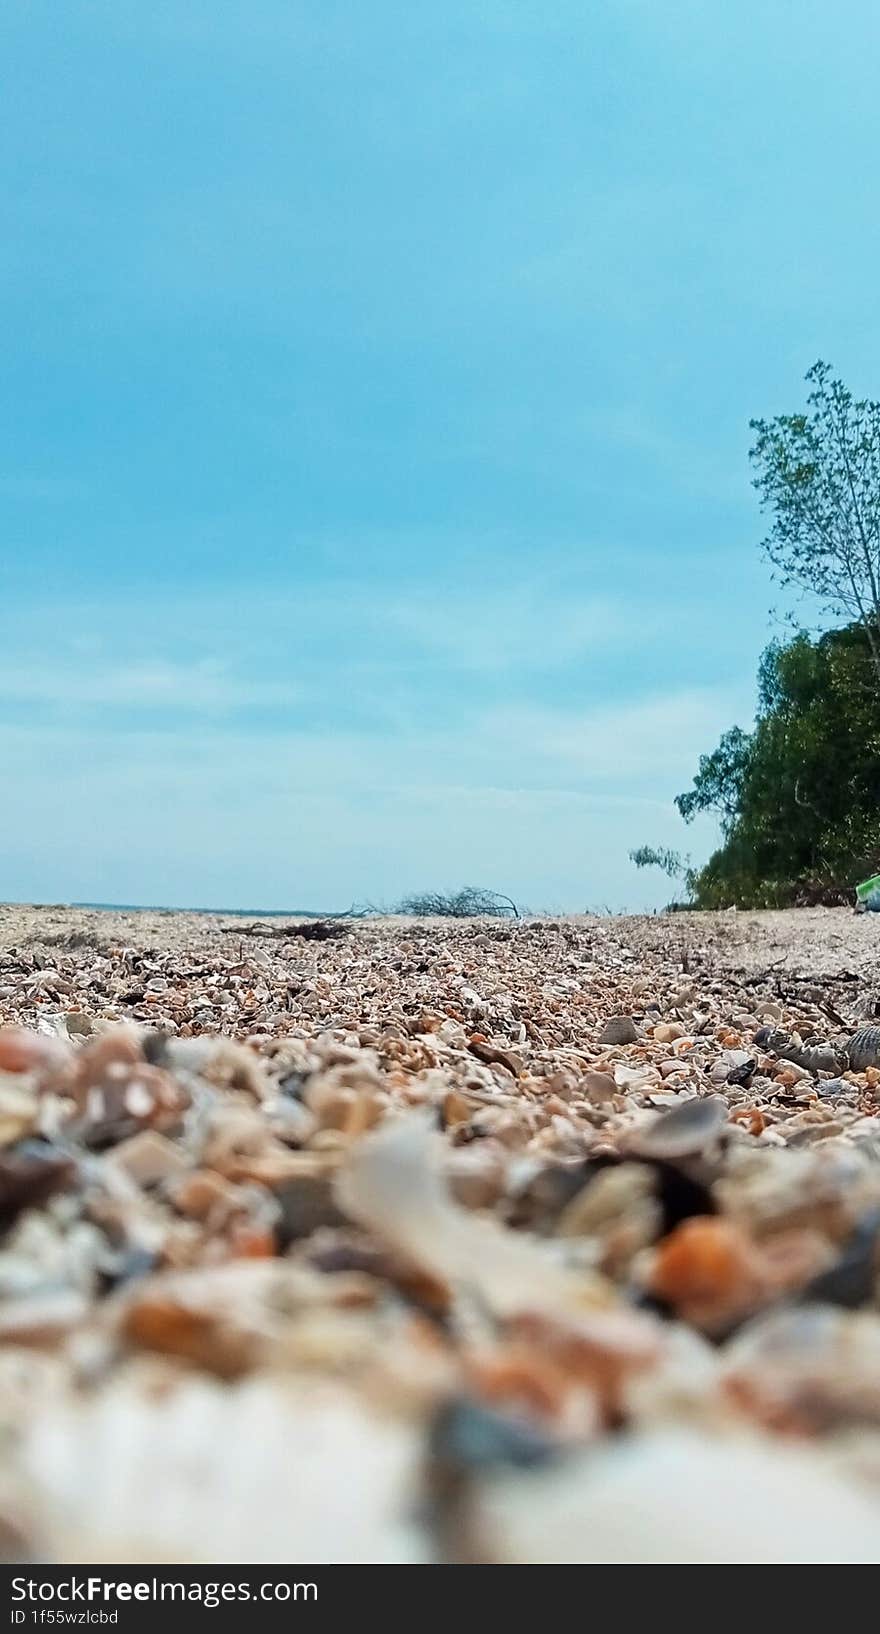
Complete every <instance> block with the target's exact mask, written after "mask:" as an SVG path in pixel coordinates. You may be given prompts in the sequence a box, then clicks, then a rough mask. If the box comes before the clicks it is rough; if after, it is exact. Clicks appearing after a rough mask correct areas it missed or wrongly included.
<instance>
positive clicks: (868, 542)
mask: <svg viewBox="0 0 880 1634" xmlns="http://www.w3.org/2000/svg"><path fill="white" fill-rule="evenodd" d="M807 380H808V382H809V384H810V388H811V389H810V392H809V394H808V397H807V407H808V412H807V413H800V414H780V415H777V417H776V418H775V419H773V420H752V421H751V428H752V431H753V432H754V433H755V441H754V444H753V446H752V448H751V450H750V455H749V457H750V459H751V461H752V465H753V467H754V470H755V479H754V486H755V488H756V489H757V491H758V493H759V495H760V498H761V505H762V508H763V509H764V510H765V511H767V512H769V514H770V515H771V516H772V522H771V526H770V532H769V534H768V536H767V538H766V539H765V541H764V551H765V554H766V555H767V557H768V558H769V560H770V561H771V562H772V564H773V566H774V568H775V569H776V575H777V577H778V579H779V581H780V583H781V584H782V585H783V586H787V587H791V588H794V589H796V590H799V591H801V592H803V593H804V594H806V595H808V596H810V597H813V598H815V599H816V600H817V601H818V603H819V605H820V606H821V607H822V608H823V610H824V611H825V613H826V614H830V615H831V616H832V617H834V618H836V619H840V618H843V619H846V620H847V621H848V622H854V621H858V623H860V624H861V625H862V627H863V629H864V631H865V637H866V640H867V643H868V648H869V652H870V656H871V660H872V663H873V666H874V670H875V674H876V676H877V677H880V403H875V402H871V401H868V400H867V399H863V400H861V401H857V400H856V399H855V398H854V397H853V395H852V393H851V392H850V391H849V390H848V389H847V387H846V386H845V385H844V384H843V381H842V380H837V379H834V377H833V376H832V372H831V369H830V367H829V365H828V364H827V363H822V362H819V363H814V365H813V367H812V369H810V371H809V373H808V374H807Z"/></svg>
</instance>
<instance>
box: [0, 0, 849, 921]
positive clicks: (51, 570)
mask: <svg viewBox="0 0 880 1634" xmlns="http://www.w3.org/2000/svg"><path fill="white" fill-rule="evenodd" d="M878 47H880V12H878V10H877V8H876V6H875V5H874V4H873V0H843V3H837V4H833V5H832V4H831V3H830V0H827V3H825V0H822V3H820V4H817V3H811V0H798V4H797V6H793V5H791V4H790V0H784V3H783V0H760V3H758V0H739V3H738V4H737V5H736V6H729V5H722V4H720V3H714V4H713V3H711V0H710V3H709V4H707V3H706V0H702V3H697V0H694V3H690V0H663V3H662V4H657V3H656V0H591V3H584V0H556V4H555V5H553V6H549V7H548V6H547V5H546V4H543V3H538V0H522V3H517V0H506V3H505V4H501V3H492V0H443V4H440V3H430V0H428V3H426V4H424V5H415V6H414V5H412V4H411V3H404V0H400V3H397V0H374V3H373V4H372V5H369V6H367V5H358V4H356V3H355V0H348V3H346V4H338V3H334V0H310V3H308V4H303V3H300V0H247V3H245V0H237V3H232V0H153V3H151V4H150V5H144V4H143V3H142V0H66V3H65V4H64V5H63V6H59V5H58V4H57V0H27V3H25V0H7V4H6V5H5V7H4V8H3V17H2V21H0V50H2V60H3V63H4V80H5V83H4V92H3V105H2V112H0V131H2V139H0V163H2V169H3V192H4V198H5V201H6V213H5V221H4V231H3V235H2V243H0V277H2V314H3V326H4V345H3V361H4V378H5V390H4V392H3V394H2V410H0V412H2V417H3V423H2V441H0V520H2V532H0V539H2V547H0V548H2V566H3V573H2V587H0V755H2V764H3V767H4V769H5V773H6V775H5V778H4V787H3V799H2V810H0V831H2V844H0V898H7V899H19V900H43V901H46V900H49V901H54V900H75V899H80V900H84V899H88V900H101V901H112V900H116V901H141V902H156V903H163V902H165V903H187V904H189V903H192V904H196V905H210V904H223V905H230V906H235V905H241V906H247V905H257V906H279V907H285V906H295V905H299V904H301V905H304V906H313V907H318V908H321V907H334V906H339V907H344V906H346V905H347V904H348V903H349V902H350V901H351V900H352V899H353V898H360V899H363V898H372V899H373V900H377V901H385V902H389V903H390V902H392V901H393V900H394V899H395V898H396V897H397V896H399V895H400V894H402V893H403V892H406V891H407V890H410V889H416V888H419V887H429V886H430V887H443V886H451V887H454V886H457V885H459V884H461V883H463V882H475V883H478V884H485V885H487V886H494V887H496V888H498V889H500V890H505V891H510V892H512V893H514V894H515V895H517V896H518V897H519V898H521V899H522V900H523V901H524V902H525V903H527V904H529V905H530V906H532V907H534V908H545V907H547V908H553V909H559V908H569V909H573V910H579V909H583V908H584V907H586V906H588V905H591V906H592V905H608V906H612V907H622V906H645V905H651V904H656V903H660V902H662V901H663V900H665V897H666V895H667V894H668V891H667V887H666V883H665V881H663V880H662V879H659V878H658V879H657V880H656V881H652V880H650V879H648V878H647V877H646V876H642V875H639V874H637V873H636V872H635V870H634V869H633V868H632V867H631V865H630V864H629V862H628V860H627V852H628V850H629V849H630V847H632V846H634V845H638V844H639V843H642V842H645V841H650V842H655V843H667V844H669V843H672V844H676V845H681V844H684V845H685V846H686V847H690V849H691V850H692V851H693V852H694V854H695V855H696V856H698V857H702V856H705V855H706V854H707V852H708V850H709V848H710V847H711V844H712V839H713V831H712V828H711V825H709V824H704V825H703V826H702V827H700V826H699V825H695V827H694V829H693V830H692V831H690V832H689V831H688V830H687V829H685V828H684V827H683V825H682V824H681V823H680V822H679V820H678V818H677V815H676V813H675V812H674V809H673V808H672V804H671V802H672V797H673V796H674V794H675V793H676V792H678V791H679V790H680V789H682V788H685V787H687V785H688V783H689V782H690V778H691V776H692V773H693V770H694V768H695V765H696V760H697V757H698V755H699V754H700V753H701V752H703V751H706V750H708V749H711V748H712V747H713V746H714V744H715V741H716V739H717V737H718V735H719V733H720V732H721V731H722V730H723V729H724V728H725V727H727V726H729V725H731V724H733V722H734V721H738V722H739V723H740V724H743V725H747V724H748V723H749V720H750V718H751V715H752V712H753V708H754V676H755V665H756V661H757V658H758V655H759V653H760V650H761V648H762V647H763V646H764V645H765V643H766V641H767V640H768V638H769V636H770V635H771V634H772V633H773V628H772V625H771V622H770V618H769V613H768V610H769V608H770V606H771V603H772V599H773V595H772V587H771V585H770V583H769V579H768V575H767V572H766V570H765V568H764V567H763V566H762V565H761V563H760V560H759V558H758V553H757V548H756V547H757V543H758V541H759V539H760V537H761V524H760V518H759V516H758V513H757V509H756V505H755V502H754V496H753V494H752V491H751V488H750V486H749V473H748V467H747V460H746V451H747V448H748V443H749V433H748V419H749V416H750V415H753V414H763V413H773V412H777V411H780V410H784V409H788V408H791V407H794V406H795V405H796V404H797V403H798V402H799V401H800V400H801V396H802V386H801V379H802V376H803V374H804V372H805V370H806V369H807V367H808V366H809V365H810V363H812V362H813V361H814V359H815V358H816V357H817V356H819V355H821V356H823V357H826V358H829V359H830V360H831V361H832V362H833V363H834V364H835V365H836V367H837V368H838V369H839V370H840V372H841V373H843V375H844V376H845V377H846V378H847V379H848V381H849V382H850V384H851V385H852V386H853V388H854V389H855V390H856V391H857V392H858V393H859V394H867V395H872V396H877V395H880V316H878V302H877V294H876V283H877V266H878V261H880V257H878V249H880V218H878V212H877V208H876V175H877V161H878V133H880V115H878V111H877V95H876V64H877V56H878Z"/></svg>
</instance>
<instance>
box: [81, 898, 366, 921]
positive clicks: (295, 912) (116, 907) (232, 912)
mask: <svg viewBox="0 0 880 1634" xmlns="http://www.w3.org/2000/svg"><path fill="white" fill-rule="evenodd" d="M64 906H67V907H71V908H102V909H104V910H106V911H107V912H109V913H206V914H210V913H216V914H224V915H225V916H227V917H228V918H230V919H348V918H349V917H350V915H351V909H350V908H349V909H343V910H340V909H338V908H333V909H327V908H322V909H320V910H319V909H317V908H181V907H171V906H170V905H169V904H168V903H158V902H70V903H67V904H64Z"/></svg>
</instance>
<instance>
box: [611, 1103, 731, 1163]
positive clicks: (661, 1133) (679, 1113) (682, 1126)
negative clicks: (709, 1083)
mask: <svg viewBox="0 0 880 1634" xmlns="http://www.w3.org/2000/svg"><path fill="white" fill-rule="evenodd" d="M726 1118H727V1103H726V1102H725V1101H723V1100H722V1099H721V1096H720V1095H711V1096H708V1097H706V1098H705V1099H704V1100H697V1099H696V1098H694V1099H693V1100H690V1101H685V1103H684V1104H683V1105H680V1106H676V1107H673V1109H672V1111H671V1112H664V1113H663V1114H662V1116H661V1117H659V1118H655V1119H654V1120H653V1122H652V1123H650V1124H647V1125H644V1126H642V1127H641V1128H639V1129H638V1130H637V1131H636V1133H635V1134H633V1135H631V1136H630V1138H629V1142H628V1146H629V1150H630V1151H632V1152H635V1153H637V1154H638V1155H639V1156H640V1157H651V1158H664V1159H674V1158H681V1157H689V1156H691V1155H692V1154H693V1153H695V1152H702V1151H704V1150H705V1148H706V1147H707V1146H709V1145H711V1143H712V1142H713V1141H714V1140H715V1139H716V1138H717V1136H718V1134H719V1133H720V1131H721V1129H722V1128H723V1127H724V1123H725V1121H726Z"/></svg>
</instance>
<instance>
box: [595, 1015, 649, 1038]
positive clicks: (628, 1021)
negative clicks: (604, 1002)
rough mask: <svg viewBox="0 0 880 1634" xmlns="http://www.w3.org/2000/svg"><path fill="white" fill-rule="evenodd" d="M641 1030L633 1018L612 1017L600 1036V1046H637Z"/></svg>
mask: <svg viewBox="0 0 880 1634" xmlns="http://www.w3.org/2000/svg"><path fill="white" fill-rule="evenodd" d="M639 1036H640V1035H639V1030H638V1028H637V1026H636V1024H635V1022H634V1021H633V1019H632V1016H611V1017H609V1019H608V1021H606V1023H605V1025H604V1027H603V1028H602V1031H601V1033H600V1034H599V1043H600V1044H637V1043H638V1041H639Z"/></svg>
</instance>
